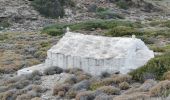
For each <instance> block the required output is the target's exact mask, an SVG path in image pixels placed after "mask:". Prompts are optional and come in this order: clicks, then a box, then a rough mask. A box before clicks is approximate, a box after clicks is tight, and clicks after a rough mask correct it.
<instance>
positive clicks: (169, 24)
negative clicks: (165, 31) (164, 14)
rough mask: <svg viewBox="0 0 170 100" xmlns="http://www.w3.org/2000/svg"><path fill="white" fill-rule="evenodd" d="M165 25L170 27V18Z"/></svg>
mask: <svg viewBox="0 0 170 100" xmlns="http://www.w3.org/2000/svg"><path fill="white" fill-rule="evenodd" d="M163 26H166V27H168V28H170V20H168V21H166V22H164V23H163Z"/></svg>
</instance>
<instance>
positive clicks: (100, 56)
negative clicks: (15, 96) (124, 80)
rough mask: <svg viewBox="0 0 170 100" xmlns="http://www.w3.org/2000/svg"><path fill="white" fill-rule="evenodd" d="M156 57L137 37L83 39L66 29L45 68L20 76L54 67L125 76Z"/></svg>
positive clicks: (50, 54) (78, 34) (44, 65)
mask: <svg viewBox="0 0 170 100" xmlns="http://www.w3.org/2000/svg"><path fill="white" fill-rule="evenodd" d="M153 57H154V53H153V51H151V50H149V49H148V47H147V46H146V45H145V43H144V42H143V41H142V40H140V39H137V38H135V36H134V35H133V36H132V38H128V37H104V36H94V35H84V34H80V33H73V32H69V28H67V33H66V34H65V35H64V36H63V38H62V39H61V40H60V41H59V42H58V43H57V44H56V45H54V46H53V47H52V48H51V49H50V50H48V51H47V59H46V61H45V64H41V65H38V66H33V68H25V69H22V70H19V71H18V75H22V74H25V73H30V72H33V71H34V70H33V69H34V68H35V69H36V70H37V69H38V68H40V67H41V68H40V69H41V71H42V72H43V69H45V68H48V67H52V66H58V67H61V68H63V69H68V68H80V69H83V70H84V71H85V72H87V73H90V74H92V75H100V74H101V73H102V72H109V73H113V72H117V71H119V72H120V73H124V74H125V73H128V72H129V71H130V70H132V69H136V68H138V67H141V66H143V65H145V64H146V63H147V62H148V60H150V59H151V58H153ZM30 70H31V71H30Z"/></svg>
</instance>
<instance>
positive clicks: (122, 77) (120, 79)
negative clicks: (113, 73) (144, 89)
mask: <svg viewBox="0 0 170 100" xmlns="http://www.w3.org/2000/svg"><path fill="white" fill-rule="evenodd" d="M114 80H115V82H116V83H122V82H130V81H131V80H132V77H131V76H130V75H119V76H117V77H115V78H114Z"/></svg>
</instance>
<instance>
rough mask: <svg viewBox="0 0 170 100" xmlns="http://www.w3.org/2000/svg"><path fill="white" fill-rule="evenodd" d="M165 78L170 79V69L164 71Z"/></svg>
mask: <svg viewBox="0 0 170 100" xmlns="http://www.w3.org/2000/svg"><path fill="white" fill-rule="evenodd" d="M163 79H164V80H170V71H168V72H166V73H164V75H163Z"/></svg>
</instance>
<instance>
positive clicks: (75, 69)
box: [65, 68, 84, 75]
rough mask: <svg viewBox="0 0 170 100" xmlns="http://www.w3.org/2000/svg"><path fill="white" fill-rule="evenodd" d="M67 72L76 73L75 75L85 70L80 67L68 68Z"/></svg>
mask: <svg viewBox="0 0 170 100" xmlns="http://www.w3.org/2000/svg"><path fill="white" fill-rule="evenodd" d="M65 72H66V73H69V74H75V75H77V74H78V73H84V72H83V70H82V69H79V68H70V69H66V70H65Z"/></svg>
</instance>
